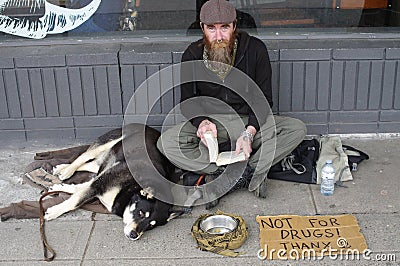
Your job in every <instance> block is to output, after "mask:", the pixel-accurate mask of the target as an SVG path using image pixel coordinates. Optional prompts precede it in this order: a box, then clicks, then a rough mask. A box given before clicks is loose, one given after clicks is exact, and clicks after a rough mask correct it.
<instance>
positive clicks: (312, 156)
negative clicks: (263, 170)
mask: <svg viewBox="0 0 400 266" xmlns="http://www.w3.org/2000/svg"><path fill="white" fill-rule="evenodd" d="M318 157H319V141H318V140H317V139H310V140H303V141H302V142H301V143H300V144H299V145H298V146H297V147H296V148H295V149H294V150H293V151H292V152H291V153H290V154H289V155H288V156H286V157H285V158H283V159H282V160H281V161H280V162H279V163H277V164H275V165H273V166H272V167H271V169H270V170H269V172H268V178H270V179H279V180H286V181H293V182H299V183H307V184H316V183H317V172H316V170H315V169H316V164H317V160H318Z"/></svg>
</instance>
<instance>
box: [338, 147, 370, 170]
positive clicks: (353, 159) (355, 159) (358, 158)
mask: <svg viewBox="0 0 400 266" xmlns="http://www.w3.org/2000/svg"><path fill="white" fill-rule="evenodd" d="M342 147H343V150H344V152H345V153H346V154H347V158H348V162H349V167H350V170H351V171H352V172H354V171H357V167H358V164H359V163H361V162H362V161H364V160H368V159H369V156H368V154H366V153H365V152H362V151H360V150H358V149H356V148H354V147H351V146H349V145H342Z"/></svg>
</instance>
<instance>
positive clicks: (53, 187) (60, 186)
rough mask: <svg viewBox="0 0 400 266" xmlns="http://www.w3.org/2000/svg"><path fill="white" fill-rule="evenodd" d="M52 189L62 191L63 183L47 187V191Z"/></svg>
mask: <svg viewBox="0 0 400 266" xmlns="http://www.w3.org/2000/svg"><path fill="white" fill-rule="evenodd" d="M52 191H64V185H63V184H54V185H52V186H51V187H50V188H49V192H52Z"/></svg>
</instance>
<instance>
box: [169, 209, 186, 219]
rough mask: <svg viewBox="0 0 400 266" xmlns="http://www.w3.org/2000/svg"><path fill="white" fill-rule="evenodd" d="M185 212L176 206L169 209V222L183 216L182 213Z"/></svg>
mask: <svg viewBox="0 0 400 266" xmlns="http://www.w3.org/2000/svg"><path fill="white" fill-rule="evenodd" d="M184 213H185V212H184V211H183V210H177V209H174V208H171V209H170V210H169V217H168V219H167V222H169V221H171V220H172V219H174V218H176V217H179V216H181V215H182V214H184Z"/></svg>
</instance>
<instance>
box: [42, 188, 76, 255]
mask: <svg viewBox="0 0 400 266" xmlns="http://www.w3.org/2000/svg"><path fill="white" fill-rule="evenodd" d="M61 192H62V191H50V192H46V193H44V194H43V195H42V196H41V197H40V199H39V220H40V237H41V239H42V245H43V257H44V260H45V261H53V260H54V258H55V257H56V252H55V251H54V249H53V248H52V247H51V246H50V245H49V243H48V242H47V240H46V232H45V228H44V222H45V221H44V208H43V199H44V198H45V197H47V196H49V195H53V194H59V193H61ZM65 193H66V192H65ZM68 194H69V193H68ZM49 253H51V256H49Z"/></svg>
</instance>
